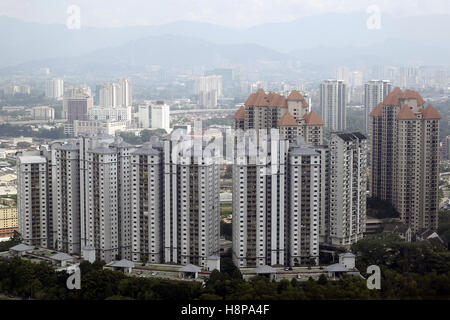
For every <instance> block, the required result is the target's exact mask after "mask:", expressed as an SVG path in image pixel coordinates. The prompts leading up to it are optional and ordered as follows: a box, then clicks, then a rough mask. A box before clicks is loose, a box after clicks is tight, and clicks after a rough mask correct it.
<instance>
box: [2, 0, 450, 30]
mask: <svg viewBox="0 0 450 320" xmlns="http://www.w3.org/2000/svg"><path fill="white" fill-rule="evenodd" d="M70 5H78V6H79V7H80V9H81V23H82V25H84V26H95V27H114V26H126V25H158V24H165V23H169V22H174V21H180V20H189V21H200V22H210V23H215V24H219V25H224V26H229V27H248V26H253V25H259V24H262V23H266V22H282V21H289V20H293V19H296V18H300V17H302V16H308V15H316V14H323V13H332V12H339V13H350V12H365V11H366V9H367V7H368V6H369V5H378V6H379V8H380V10H381V13H384V12H385V13H390V14H395V15H418V14H432V13H439V14H450V3H449V1H448V0H159V1H156V0H29V1H27V0H1V1H0V15H7V16H10V17H16V18H20V19H23V20H26V21H33V22H42V23H65V21H66V19H67V16H68V14H67V8H68V7H69V6H70Z"/></svg>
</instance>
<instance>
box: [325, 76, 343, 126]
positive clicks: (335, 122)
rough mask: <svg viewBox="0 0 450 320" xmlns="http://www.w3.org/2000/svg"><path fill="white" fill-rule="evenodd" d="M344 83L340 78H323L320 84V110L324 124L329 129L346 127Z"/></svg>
mask: <svg viewBox="0 0 450 320" xmlns="http://www.w3.org/2000/svg"><path fill="white" fill-rule="evenodd" d="M346 107H347V97H346V85H345V82H344V81H342V80H325V81H323V82H322V83H321V84H320V110H321V117H322V120H323V122H324V126H325V127H326V128H328V129H329V130H330V131H343V130H345V129H346V126H347V120H346Z"/></svg>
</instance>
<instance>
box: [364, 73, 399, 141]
mask: <svg viewBox="0 0 450 320" xmlns="http://www.w3.org/2000/svg"><path fill="white" fill-rule="evenodd" d="M391 91H392V84H391V82H390V81H389V80H371V81H368V82H367V83H366V84H365V85H364V115H365V128H366V133H369V132H370V128H369V127H370V119H369V114H370V113H371V112H372V110H373V109H375V107H376V106H378V104H380V103H381V102H383V100H384V99H385V98H386V96H387V95H388V94H389V93H390V92H391Z"/></svg>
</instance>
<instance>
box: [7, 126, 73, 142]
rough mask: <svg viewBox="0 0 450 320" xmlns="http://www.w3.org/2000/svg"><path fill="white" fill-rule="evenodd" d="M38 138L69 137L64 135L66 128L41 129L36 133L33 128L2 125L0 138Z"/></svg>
mask: <svg viewBox="0 0 450 320" xmlns="http://www.w3.org/2000/svg"><path fill="white" fill-rule="evenodd" d="M20 136H23V137H36V138H43V139H63V138H66V137H67V135H65V134H64V128H63V127H59V128H53V129H45V128H41V129H39V130H38V131H34V130H33V127H32V126H29V125H24V126H16V125H12V124H9V123H4V124H0V137H20Z"/></svg>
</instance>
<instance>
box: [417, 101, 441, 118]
mask: <svg viewBox="0 0 450 320" xmlns="http://www.w3.org/2000/svg"><path fill="white" fill-rule="evenodd" d="M420 112H422V115H423V118H424V119H441V118H442V117H441V115H440V114H439V112H438V111H437V110H436V109H435V108H434V107H433V106H432V105H431V104H429V105H427V107H426V108H425V109H421V110H420Z"/></svg>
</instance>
